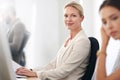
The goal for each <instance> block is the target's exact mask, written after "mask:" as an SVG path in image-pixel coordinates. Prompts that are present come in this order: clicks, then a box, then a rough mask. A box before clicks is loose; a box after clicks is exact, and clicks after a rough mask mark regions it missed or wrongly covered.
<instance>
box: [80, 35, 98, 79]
mask: <svg viewBox="0 0 120 80" xmlns="http://www.w3.org/2000/svg"><path fill="white" fill-rule="evenodd" d="M89 40H90V43H91V52H90V53H91V55H90V59H89V65H88V66H87V69H86V71H85V74H84V76H83V77H82V80H91V78H92V75H93V73H94V69H95V64H96V59H97V57H96V53H97V51H98V49H99V43H98V41H97V39H96V38H94V37H89Z"/></svg>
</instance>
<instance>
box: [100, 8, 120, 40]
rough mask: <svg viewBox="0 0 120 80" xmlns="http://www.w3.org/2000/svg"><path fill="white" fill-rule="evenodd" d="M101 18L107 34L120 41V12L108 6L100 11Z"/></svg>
mask: <svg viewBox="0 0 120 80" xmlns="http://www.w3.org/2000/svg"><path fill="white" fill-rule="evenodd" d="M100 16H101V21H102V26H103V28H104V30H105V32H106V34H107V35H108V36H111V37H113V38H114V39H120V10H118V9H116V8H114V7H111V6H106V7H104V8H102V9H101V10H100Z"/></svg>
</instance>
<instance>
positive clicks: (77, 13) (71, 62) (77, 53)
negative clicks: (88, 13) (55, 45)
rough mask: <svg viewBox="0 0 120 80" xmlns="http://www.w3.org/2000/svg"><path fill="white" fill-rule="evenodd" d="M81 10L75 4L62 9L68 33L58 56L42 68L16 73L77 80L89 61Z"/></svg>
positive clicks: (88, 48)
mask: <svg viewBox="0 0 120 80" xmlns="http://www.w3.org/2000/svg"><path fill="white" fill-rule="evenodd" d="M83 19H84V15H83V8H82V7H81V5H80V4H79V3H77V2H70V3H68V4H66V5H65V7H64V22H65V25H66V27H67V29H68V30H69V31H70V34H69V37H68V38H67V40H66V41H65V42H64V43H63V45H62V47H61V48H60V49H59V51H58V53H57V54H58V55H57V56H56V57H55V59H53V60H52V61H51V62H50V63H49V64H48V65H46V66H44V67H43V68H37V69H33V71H31V70H28V69H26V68H19V69H18V70H17V71H16V73H17V74H19V75H25V76H30V77H38V78H39V79H41V80H45V79H50V80H78V79H79V78H80V79H81V77H82V76H83V75H84V73H85V70H86V67H87V65H88V60H89V51H90V41H89V39H88V37H87V36H86V34H85V32H84V31H83V29H82V26H81V23H82V21H83Z"/></svg>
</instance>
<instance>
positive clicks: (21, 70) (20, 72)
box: [16, 67, 37, 77]
mask: <svg viewBox="0 0 120 80" xmlns="http://www.w3.org/2000/svg"><path fill="white" fill-rule="evenodd" d="M16 74H17V75H21V76H28V77H37V74H36V72H33V71H31V70H29V69H26V68H24V67H21V68H18V69H17V70H16Z"/></svg>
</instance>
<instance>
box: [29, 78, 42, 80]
mask: <svg viewBox="0 0 120 80" xmlns="http://www.w3.org/2000/svg"><path fill="white" fill-rule="evenodd" d="M27 80H40V79H38V78H28V79H27Z"/></svg>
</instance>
